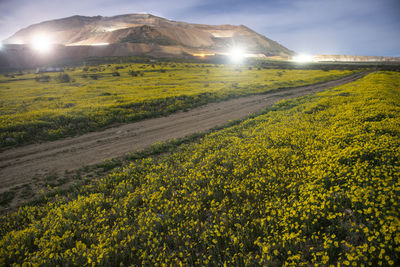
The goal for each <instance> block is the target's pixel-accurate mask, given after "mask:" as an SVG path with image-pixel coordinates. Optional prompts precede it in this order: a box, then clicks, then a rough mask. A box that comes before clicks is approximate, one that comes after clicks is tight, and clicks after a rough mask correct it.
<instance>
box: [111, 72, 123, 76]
mask: <svg viewBox="0 0 400 267" xmlns="http://www.w3.org/2000/svg"><path fill="white" fill-rule="evenodd" d="M112 76H121V75H120V74H119V72H118V71H114V72H113V73H112Z"/></svg>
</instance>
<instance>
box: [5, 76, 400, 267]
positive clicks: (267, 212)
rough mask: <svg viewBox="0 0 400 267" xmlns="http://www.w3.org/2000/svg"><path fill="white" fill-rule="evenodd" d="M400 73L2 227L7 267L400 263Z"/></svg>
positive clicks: (317, 98) (119, 176)
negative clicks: (20, 266) (15, 266)
mask: <svg viewBox="0 0 400 267" xmlns="http://www.w3.org/2000/svg"><path fill="white" fill-rule="evenodd" d="M399 147H400V74H399V73H396V72H377V73H372V74H369V75H367V76H366V77H364V78H362V79H361V80H358V81H357V82H354V83H351V84H347V85H344V86H341V87H337V88H333V89H330V90H328V91H326V92H323V93H318V94H316V95H312V96H307V97H302V98H299V99H295V100H288V101H283V102H281V103H279V104H277V105H275V106H274V107H272V108H270V109H269V110H268V111H266V112H265V114H264V115H261V116H258V117H255V118H253V119H249V120H246V121H244V122H242V123H240V124H238V125H236V126H232V127H229V128H226V129H223V130H221V131H218V132H216V133H212V134H209V135H207V136H205V137H204V138H202V139H201V140H200V141H199V142H195V143H190V144H184V145H182V146H181V147H180V148H179V149H178V150H177V151H175V152H173V153H172V154H168V155H164V156H161V157H160V156H158V157H145V158H143V159H139V160H136V161H133V162H132V163H131V164H130V165H129V166H128V167H126V168H124V169H123V170H119V171H115V172H114V173H112V174H111V175H109V176H107V177H105V178H102V179H99V180H94V181H93V182H92V183H90V184H88V185H86V186H84V187H82V188H80V193H79V194H78V196H76V197H69V198H67V197H66V196H65V198H64V197H62V196H60V197H59V198H58V199H57V200H55V201H52V202H48V203H47V204H44V205H43V206H27V207H23V208H20V210H19V211H18V212H15V213H12V214H8V215H7V216H4V217H2V218H1V222H0V229H1V230H0V238H1V240H0V265H11V264H22V263H27V264H28V263H32V264H42V265H46V266H56V265H60V266H67V265H68V266H71V265H79V266H89V265H92V266H94V265H99V266H111V265H112V266H116V265H129V264H134V265H135V264H137V265H162V264H164V263H165V264H167V265H170V264H171V265H185V266H187V265H225V264H226V265H227V266H237V265H266V266H281V265H283V264H290V265H295V266H297V265H310V264H317V265H323V266H326V265H330V264H334V265H339V264H340V265H344V266H363V265H370V266H379V265H383V266H398V265H400V205H399V203H400V181H399V178H400V149H399Z"/></svg>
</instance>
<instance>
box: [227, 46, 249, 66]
mask: <svg viewBox="0 0 400 267" xmlns="http://www.w3.org/2000/svg"><path fill="white" fill-rule="evenodd" d="M228 55H229V57H230V58H231V60H232V62H234V63H241V62H242V61H243V60H244V58H245V57H246V53H245V51H244V49H243V48H241V47H233V48H232V49H231V50H230V51H229V53H228Z"/></svg>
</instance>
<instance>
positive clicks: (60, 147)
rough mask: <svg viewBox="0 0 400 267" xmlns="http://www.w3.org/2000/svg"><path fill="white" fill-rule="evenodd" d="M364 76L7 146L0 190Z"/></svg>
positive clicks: (0, 171)
mask: <svg viewBox="0 0 400 267" xmlns="http://www.w3.org/2000/svg"><path fill="white" fill-rule="evenodd" d="M365 74H366V73H358V74H353V75H351V76H347V77H345V78H341V79H339V80H334V81H329V82H324V83H320V84H315V85H310V86H302V87H295V88H288V89H282V90H278V91H274V92H270V93H266V94H262V95H252V96H246V97H241V98H236V99H231V100H227V101H223V102H219V103H211V104H208V105H205V106H202V107H198V108H195V109H192V110H190V111H188V112H178V113H175V114H172V115H169V116H167V117H160V118H154V119H147V120H144V121H139V122H134V123H129V124H125V125H120V126H116V127H114V128H108V129H106V130H103V131H98V132H92V133H88V134H84V135H81V136H77V137H72V138H66V139H62V140H58V141H53V142H47V143H42V144H33V145H27V146H23V147H17V148H11V149H8V150H5V151H3V152H1V153H0V192H3V191H5V190H7V189H9V188H11V187H13V186H16V185H20V184H23V183H26V182H29V181H31V180H32V179H33V178H34V177H35V176H44V175H47V174H62V173H64V171H66V170H69V171H71V170H75V169H79V168H81V167H83V166H87V165H92V164H96V163H100V162H102V161H103V160H104V159H110V158H115V157H120V156H123V155H124V154H126V153H128V152H132V151H135V150H140V149H144V148H146V147H149V146H150V145H152V144H154V143H156V142H162V141H167V140H169V139H173V138H179V137H184V136H186V135H188V134H191V133H194V132H201V131H207V130H209V129H211V128H213V127H215V126H217V125H221V124H224V123H227V122H228V121H230V120H237V119H243V118H246V117H247V116H248V115H249V114H251V113H257V112H260V111H262V110H263V109H265V108H266V107H267V106H270V105H273V104H274V103H275V102H277V101H279V100H282V99H289V98H294V97H298V96H302V95H306V94H310V93H314V92H317V91H322V90H325V89H328V88H331V87H335V86H339V85H342V84H345V83H349V82H352V81H355V80H357V79H359V78H361V77H363V76H365Z"/></svg>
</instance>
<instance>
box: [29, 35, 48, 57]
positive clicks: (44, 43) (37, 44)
mask: <svg viewBox="0 0 400 267" xmlns="http://www.w3.org/2000/svg"><path fill="white" fill-rule="evenodd" d="M52 46H53V41H52V40H51V38H50V37H49V36H47V35H44V34H38V35H36V36H35V37H34V38H33V39H32V47H33V49H35V50H36V51H38V52H41V53H46V52H49V51H50V50H51V48H52Z"/></svg>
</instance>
